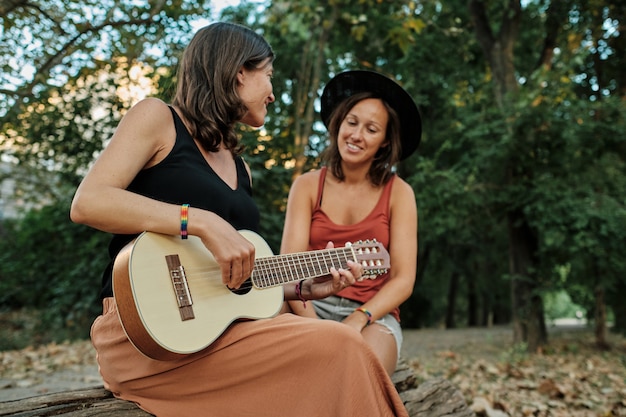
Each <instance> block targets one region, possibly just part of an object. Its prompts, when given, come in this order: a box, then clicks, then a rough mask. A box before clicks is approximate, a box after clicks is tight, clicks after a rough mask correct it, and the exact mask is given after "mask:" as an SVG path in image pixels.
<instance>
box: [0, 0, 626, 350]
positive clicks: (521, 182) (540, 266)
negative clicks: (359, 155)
mask: <svg viewBox="0 0 626 417" xmlns="http://www.w3.org/2000/svg"><path fill="white" fill-rule="evenodd" d="M43 3H45V4H42V5H41V9H40V10H41V12H42V13H41V14H40V15H38V14H37V13H36V12H35V11H34V9H19V8H17V9H11V10H9V12H8V14H7V15H6V16H2V17H3V18H4V20H3V24H4V27H5V32H4V33H3V42H2V44H0V56H1V57H4V58H6V59H3V60H0V62H2V64H1V65H2V69H3V71H0V81H1V84H2V86H3V87H2V88H4V90H0V98H2V99H3V100H0V114H1V115H2V120H1V125H2V129H1V132H2V133H1V134H0V139H1V140H2V142H1V143H0V151H1V152H2V156H3V158H4V159H3V160H7V159H9V160H11V161H13V162H15V163H19V164H20V168H22V170H20V171H19V175H17V174H16V173H18V171H17V170H14V171H12V172H11V174H10V175H12V179H14V180H16V181H17V182H18V183H19V187H18V190H16V194H15V198H16V199H17V198H18V197H19V198H20V199H26V194H27V193H29V192H30V193H31V195H34V196H35V197H37V198H38V199H40V200H41V199H42V198H43V199H44V201H48V202H52V204H50V206H47V207H45V208H44V209H42V210H38V211H34V212H32V213H29V214H28V217H27V218H25V219H23V220H21V221H5V223H4V224H3V228H4V229H3V230H4V233H5V235H4V236H3V239H2V242H0V246H1V247H2V249H3V251H2V255H0V261H1V264H0V306H1V307H2V308H20V307H25V306H26V307H29V308H34V309H43V311H44V313H43V314H42V317H43V319H44V320H45V322H46V323H48V324H49V325H50V326H56V327H57V328H61V327H63V328H74V327H72V326H74V324H76V325H77V326H78V323H86V322H87V321H88V318H89V319H90V318H92V316H93V314H94V313H95V312H96V311H97V310H98V309H99V306H97V305H96V300H95V297H96V295H97V294H96V293H97V288H98V286H99V281H100V278H99V277H100V274H101V271H102V268H103V266H104V263H105V262H106V260H105V259H103V256H104V255H105V247H106V241H107V238H106V235H104V234H102V233H99V232H94V231H91V230H89V229H87V228H85V227H81V226H75V225H72V224H71V223H70V222H69V220H68V219H67V206H66V204H65V205H64V204H61V203H56V202H57V201H65V200H63V199H65V198H66V197H65V196H66V195H67V191H66V190H67V187H68V186H69V187H75V186H76V184H77V182H78V179H79V178H80V177H81V176H82V175H83V174H84V172H85V170H86V169H87V168H88V167H89V165H90V164H91V162H92V161H93V159H94V157H95V155H97V154H98V152H99V151H100V150H101V149H102V146H103V145H104V144H105V143H106V141H107V139H108V138H109V137H110V135H111V132H112V130H113V129H114V127H115V125H116V123H117V121H118V120H119V118H120V117H121V115H122V114H123V112H124V111H125V110H126V109H127V108H128V106H129V105H130V104H132V100H124V99H122V98H121V97H120V95H119V94H118V93H119V88H120V87H123V86H125V85H128V83H129V82H131V81H132V80H131V79H132V76H131V74H130V69H131V67H132V66H133V64H141V65H140V67H141V68H143V70H144V71H145V74H146V77H148V78H150V79H151V80H152V81H153V82H154V85H155V86H156V87H155V88H156V89H155V91H154V95H156V96H159V97H162V98H164V99H165V100H168V99H169V97H170V95H171V94H170V93H171V88H172V86H173V83H174V81H175V80H174V77H173V73H174V71H173V70H174V69H175V67H176V62H177V57H178V54H179V53H180V51H181V50H182V45H184V44H185V43H186V42H187V41H188V39H189V37H190V36H191V34H192V30H191V24H190V23H191V22H192V21H193V20H194V19H197V18H198V17H202V16H206V12H205V10H207V9H208V7H207V6H208V4H207V2H205V1H199V0H198V1H180V0H176V1H172V2H165V3H163V2H147V1H119V2H113V1H109V0H106V1H104V2H101V1H100V2H97V4H96V3H95V2H93V1H87V2H77V1H64V2H43ZM266 3H267V4H266V6H267V7H266V8H265V9H263V10H259V9H258V8H257V7H256V4H253V3H251V2H242V4H241V6H238V7H232V8H229V9H227V11H226V13H225V14H224V15H223V17H222V18H223V20H231V21H236V22H239V23H244V24H247V25H250V26H252V27H253V28H254V29H255V30H257V31H259V32H261V33H263V34H264V35H265V36H266V38H267V39H268V40H269V41H270V43H271V44H272V46H273V48H274V50H275V52H276V55H277V60H276V62H275V70H276V71H275V75H274V80H273V83H274V93H275V96H276V98H277V100H276V102H275V103H273V104H272V105H271V106H269V107H268V112H269V114H268V119H267V123H266V125H265V126H264V129H261V130H258V131H253V130H249V129H242V130H241V131H240V134H241V135H242V138H243V142H244V143H245V145H246V154H245V158H246V161H247V162H248V163H249V164H250V167H251V169H252V172H253V181H254V190H255V191H254V192H255V199H256V200H257V202H258V204H259V207H260V209H261V219H262V223H261V233H262V235H263V236H264V238H265V239H266V240H267V241H268V242H269V243H270V246H271V247H272V249H273V250H274V251H275V252H277V251H278V248H279V246H280V237H281V233H282V224H283V216H284V209H285V204H286V198H287V193H288V190H289V186H290V184H291V181H292V180H293V178H294V176H295V175H298V174H299V173H301V172H304V171H306V170H308V169H310V168H314V167H316V166H317V165H318V164H319V159H318V156H319V152H320V150H321V149H323V147H324V146H325V144H326V141H325V138H326V136H325V131H324V127H323V125H322V124H321V123H320V121H319V117H318V115H317V111H318V110H319V103H318V102H317V97H318V96H319V93H320V91H321V89H322V88H323V85H324V83H325V82H326V81H327V80H328V79H330V78H331V77H332V76H333V75H334V74H335V73H337V72H340V71H343V70H345V69H349V68H371V69H375V70H378V71H382V72H384V73H386V74H390V75H393V76H395V77H397V78H398V79H399V80H400V82H401V83H402V85H403V86H404V87H405V88H406V89H407V90H408V91H409V92H410V93H411V95H412V96H413V97H414V98H415V99H416V101H417V103H418V105H419V107H420V110H421V113H422V119H423V136H422V142H421V144H420V148H419V149H418V152H417V153H416V154H415V155H414V156H412V157H411V158H409V159H408V160H406V161H403V163H402V164H400V166H399V167H398V172H399V174H400V175H401V176H402V177H403V178H405V179H406V180H407V181H408V182H409V183H410V184H411V185H412V187H413V188H414V190H415V194H416V199H417V204H418V209H419V215H420V218H419V227H420V229H419V233H420V236H419V238H420V239H419V243H420V244H419V247H420V253H419V263H418V275H417V277H416V278H417V281H416V286H415V291H414V293H413V295H412V297H411V299H410V300H409V301H407V302H406V303H405V304H404V305H403V306H402V317H403V325H404V326H405V327H423V326H432V325H440V324H443V323H445V322H448V321H449V320H450V319H451V318H454V319H455V320H456V321H457V322H458V325H483V324H487V323H489V322H490V321H493V322H495V323H505V322H507V321H508V320H510V318H511V295H510V284H511V281H510V280H511V276H513V275H512V274H511V271H510V268H509V262H510V245H511V244H512V243H514V242H511V239H510V234H509V229H508V225H507V219H508V214H509V213H511V212H512V211H516V212H519V213H521V217H520V221H522V222H525V223H526V224H527V226H528V227H529V230H530V233H531V235H532V238H533V239H535V240H536V244H537V248H536V253H533V254H532V257H533V260H534V263H533V265H532V268H531V271H530V272H531V273H530V274H529V275H530V276H529V277H526V278H527V279H531V280H533V283H534V284H536V291H537V293H538V295H541V296H543V297H544V299H545V300H549V299H550V297H551V296H550V294H554V293H560V294H565V293H567V294H568V295H569V297H570V298H571V299H572V300H573V302H574V303H576V304H579V305H580V306H583V307H584V308H585V309H589V308H591V306H592V305H593V303H594V291H595V290H596V289H597V288H602V289H604V290H605V293H606V294H607V303H608V304H609V305H610V306H611V307H612V309H613V312H614V317H615V329H618V330H621V331H625V332H626V330H625V329H626V319H624V318H625V317H626V307H624V303H623V302H622V300H621V294H623V293H624V291H626V278H624V277H626V261H625V260H624V259H623V256H622V252H623V249H622V248H623V247H624V242H625V241H626V204H625V203H626V200H625V199H624V192H623V191H624V189H626V166H625V163H624V155H626V133H625V132H626V126H625V123H626V121H625V120H626V117H625V116H626V114H625V113H626V107H625V106H624V96H625V91H626V89H625V85H626V78H625V77H626V72H624V71H623V67H624V55H623V54H620V53H619V52H620V51H623V50H625V49H626V48H625V46H624V45H625V42H626V36H624V33H623V22H624V21H626V14H625V10H624V8H623V7H619V6H617V5H616V4H614V3H615V2H610V1H604V0H594V1H593V2H587V3H585V2H577V1H573V0H567V1H563V2H555V1H543V0H542V1H529V2H524V8H523V13H522V20H521V25H520V31H519V37H518V38H517V39H516V42H515V43H514V55H513V60H514V63H513V64H514V68H515V71H516V72H515V80H516V81H517V85H516V87H517V88H516V91H512V92H511V94H510V96H509V97H508V103H510V106H508V107H506V108H505V107H503V106H501V105H499V103H498V101H497V100H496V99H495V97H494V96H495V94H494V90H495V86H494V72H493V68H489V61H488V59H487V57H486V56H484V55H483V50H482V48H481V47H480V45H479V42H478V39H477V36H476V34H475V23H474V22H473V21H472V19H471V17H470V13H469V10H468V7H467V2H466V1H461V0H452V1H448V2H415V1H409V0H407V1H397V2H392V1H378V0H363V1H358V2H355V1H349V0H334V1H332V2H320V1H317V0H306V1H299V2H271V1H268V2H266ZM480 3H483V4H486V6H487V9H486V13H487V15H488V16H489V18H490V19H491V22H492V25H491V26H490V27H489V29H490V31H491V33H490V35H492V36H497V35H499V34H500V33H501V30H503V29H507V28H506V27H504V28H503V27H501V23H500V22H502V18H503V17H506V16H507V15H508V13H509V12H510V10H508V9H506V8H505V6H504V5H503V4H500V3H497V2H480ZM159 4H162V6H159ZM96 6H97V7H96ZM87 10H89V11H90V12H89V13H91V14H92V16H91V18H90V19H86V18H85V15H86V12H85V11H87ZM89 13H87V14H89ZM111 16H115V17H116V19H115V21H114V20H113V19H111ZM620 30H621V32H620ZM25 38H27V39H31V38H32V40H35V41H33V42H30V43H29V44H30V45H32V47H31V48H28V49H26V50H24V51H23V52H22V53H23V54H24V56H22V57H20V59H22V58H23V61H24V62H26V63H27V65H26V67H29V68H30V67H32V74H30V75H28V73H27V72H24V73H21V72H20V68H18V66H16V65H12V63H14V59H16V56H15V55H16V54H15V53H16V51H18V50H21V49H20V48H21V45H23V40H24V39H25ZM72 39H74V41H73V42H72V41H71V40H72ZM546 47H548V48H546ZM544 53H551V54H552V55H551V58H550V59H549V60H546V61H541V59H542V57H544V56H545V55H544ZM44 63H49V65H43V64H44ZM9 81H10V82H9ZM11 84H13V85H14V87H15V89H14V90H11V91H9V90H8V89H7V88H5V87H6V86H9V85H11ZM96 113H97V114H99V115H100V117H94V114H96ZM2 197H3V198H6V196H5V195H3V196H2ZM60 199H61V200H60ZM5 236H6V239H5V238H4V237H5ZM62 248H66V249H65V251H64V250H61V249H62ZM69 248H71V249H69ZM70 252H71V253H72V255H71V257H73V258H74V259H73V260H72V261H71V262H70V255H68V253H70ZM453 302H454V303H455V304H454V308H452V309H451V308H449V307H450V306H451V305H452V303H453ZM92 307H93V310H90V309H91V308H92ZM563 309H564V307H563V306H561V305H560V304H559V303H556V302H555V301H550V302H548V303H547V304H546V311H547V312H548V314H549V315H550V316H552V315H554V314H557V311H558V312H559V313H560V312H561V311H562V310H563ZM450 310H452V311H450ZM81 331H83V333H84V331H85V330H84V328H83V330H81ZM517 350H519V352H517ZM523 350H525V346H524V345H520V346H519V349H518V348H517V347H516V348H515V351H514V352H511V355H510V356H511V362H516V361H517V357H518V356H520V355H519V354H518V353H521V352H522V351H523Z"/></svg>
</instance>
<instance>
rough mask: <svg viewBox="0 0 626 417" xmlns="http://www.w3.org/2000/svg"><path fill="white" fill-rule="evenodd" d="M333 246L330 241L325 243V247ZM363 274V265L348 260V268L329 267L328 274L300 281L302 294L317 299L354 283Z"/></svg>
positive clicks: (310, 298)
mask: <svg viewBox="0 0 626 417" xmlns="http://www.w3.org/2000/svg"><path fill="white" fill-rule="evenodd" d="M333 247H334V245H333V243H332V242H329V243H328V245H326V249H332V248H333ZM362 274H363V265H361V264H360V263H358V262H352V261H348V269H343V268H341V269H335V268H334V267H333V268H331V269H330V275H326V276H323V277H319V278H313V279H307V280H306V281H304V282H303V283H302V295H303V296H304V297H305V298H306V299H309V300H318V299H321V298H326V297H329V296H331V295H335V294H337V293H338V292H339V291H341V290H343V289H344V288H347V287H349V286H351V285H352V284H354V283H355V282H356V280H357V279H359V278H360V277H361V275H362Z"/></svg>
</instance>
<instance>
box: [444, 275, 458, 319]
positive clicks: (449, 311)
mask: <svg viewBox="0 0 626 417" xmlns="http://www.w3.org/2000/svg"><path fill="white" fill-rule="evenodd" d="M459 278H460V274H459V272H458V271H456V270H455V271H452V274H451V276H450V285H449V286H448V303H447V306H446V329H454V328H456V320H455V318H454V315H455V313H456V297H457V293H458V288H459Z"/></svg>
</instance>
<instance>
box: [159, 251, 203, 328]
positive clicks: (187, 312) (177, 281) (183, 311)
mask: <svg viewBox="0 0 626 417" xmlns="http://www.w3.org/2000/svg"><path fill="white" fill-rule="evenodd" d="M165 261H166V262H167V268H168V270H169V272H170V279H171V280H172V286H173V287H174V294H175V295H176V302H177V303H178V311H179V312H180V318H181V320H182V321H185V320H191V319H194V318H195V317H196V316H195V315H194V313H193V300H192V299H191V292H190V291H189V285H188V283H187V276H186V275H185V268H183V266H182V264H181V263H180V258H179V257H178V255H167V256H165Z"/></svg>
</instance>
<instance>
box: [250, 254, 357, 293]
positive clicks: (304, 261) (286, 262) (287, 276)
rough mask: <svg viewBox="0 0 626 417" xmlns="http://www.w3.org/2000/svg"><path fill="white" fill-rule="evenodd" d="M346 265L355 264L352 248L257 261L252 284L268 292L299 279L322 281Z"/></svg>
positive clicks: (288, 255) (278, 256)
mask: <svg viewBox="0 0 626 417" xmlns="http://www.w3.org/2000/svg"><path fill="white" fill-rule="evenodd" d="M348 261H356V255H355V253H354V250H353V248H352V247H343V248H336V249H322V250H317V251H309V252H300V253H289V254H284V255H277V256H270V257H265V258H258V259H256V260H255V262H254V270H253V271H252V277H251V279H252V284H253V285H254V286H255V287H257V288H270V287H277V286H280V285H284V284H287V283H290V282H294V281H300V280H302V279H308V278H317V277H322V276H324V275H328V274H329V273H330V269H331V268H333V267H334V268H335V269H340V268H343V269H347V268H348Z"/></svg>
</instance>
